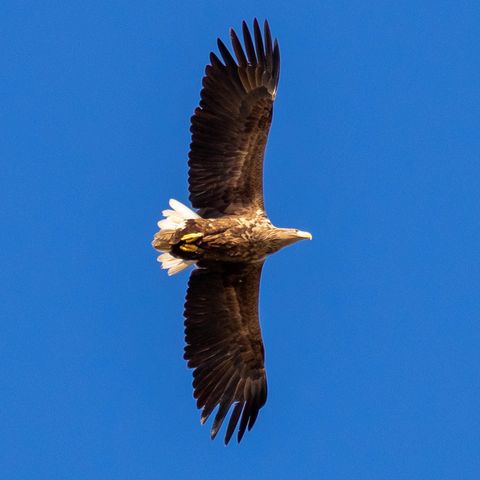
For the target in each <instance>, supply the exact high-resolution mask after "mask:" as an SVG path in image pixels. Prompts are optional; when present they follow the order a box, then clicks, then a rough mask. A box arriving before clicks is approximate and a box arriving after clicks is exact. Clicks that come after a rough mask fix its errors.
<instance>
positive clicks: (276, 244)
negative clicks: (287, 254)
mask: <svg viewBox="0 0 480 480" xmlns="http://www.w3.org/2000/svg"><path fill="white" fill-rule="evenodd" d="M269 233H270V235H269V242H270V244H271V245H272V253H273V252H276V251H277V250H280V249H281V248H283V247H286V246H288V245H291V244H292V243H295V242H298V241H299V240H311V239H312V234H311V233H309V232H303V231H302V230H298V229H296V228H273V229H272V230H271V231H270V232H269Z"/></svg>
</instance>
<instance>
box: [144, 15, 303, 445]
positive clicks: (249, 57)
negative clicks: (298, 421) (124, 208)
mask: <svg viewBox="0 0 480 480" xmlns="http://www.w3.org/2000/svg"><path fill="white" fill-rule="evenodd" d="M242 33H243V44H244V47H243V46H242V43H241V41H240V39H239V38H238V36H237V34H236V33H235V31H234V30H233V29H231V30H230V38H231V42H232V46H233V52H234V55H235V57H236V58H234V56H233V55H232V54H231V53H230V52H229V50H228V48H227V47H226V46H225V44H224V43H223V42H222V41H221V40H220V39H218V41H217V44H218V49H219V51H220V55H221V57H222V60H220V58H219V57H218V56H217V55H216V54H215V53H213V52H212V53H210V64H209V65H207V67H206V69H205V76H204V77H203V81H202V85H203V88H202V91H201V94H200V96H201V99H200V105H199V106H198V107H197V108H196V110H195V112H194V115H193V116H192V118H191V127H190V131H191V133H192V142H191V144H190V153H189V161H188V165H189V172H188V182H189V191H190V197H189V198H190V201H191V203H192V206H193V208H195V209H197V211H196V212H195V211H193V210H191V209H190V208H188V207H187V206H185V205H183V204H181V203H180V202H178V201H177V200H173V199H172V200H170V207H171V208H170V209H167V210H164V211H163V212H162V213H163V216H164V218H163V219H162V220H160V221H159V222H158V226H159V228H160V230H159V231H158V232H157V233H156V234H155V236H154V239H153V242H152V245H153V247H154V248H155V249H157V250H158V251H160V252H161V255H160V256H159V257H158V261H159V262H161V264H162V268H164V269H168V274H169V275H173V274H175V273H178V272H180V271H181V270H183V269H184V268H186V267H188V266H189V265H195V268H194V270H193V271H192V273H191V275H190V280H189V282H188V290H187V296H186V301H185V311H184V317H185V341H186V346H185V353H184V358H185V360H187V362H188V363H187V364H188V367H190V368H193V369H194V370H193V388H194V397H195V399H196V401H197V406H198V408H200V409H201V410H202V413H201V422H202V424H203V423H205V421H206V420H207V419H208V417H209V416H210V415H211V413H212V412H213V411H214V410H215V409H217V410H216V415H215V418H214V421H213V424H212V427H211V431H210V434H211V437H212V439H213V438H215V436H216V435H217V433H218V431H219V429H220V427H221V426H222V423H223V421H224V419H225V418H226V417H227V415H228V413H229V411H230V409H232V411H231V414H230V417H229V421H228V425H227V428H226V433H225V444H228V442H229V441H230V438H231V437H232V434H233V433H234V432H235V430H236V427H237V425H238V423H239V422H240V424H239V427H238V433H237V439H238V441H239V442H240V440H241V439H242V437H243V435H244V433H245V430H246V429H247V428H248V430H250V429H251V428H252V427H253V425H254V423H255V420H256V419H257V415H258V412H259V410H260V409H261V408H262V407H263V406H264V404H265V402H266V399H267V378H266V374H265V358H264V357H265V355H264V347H263V341H262V335H261V330H260V324H259V318H258V297H259V284H260V275H261V271H262V266H263V263H264V262H265V259H266V258H267V256H268V255H270V254H272V253H274V252H276V251H278V250H280V249H281V248H283V247H285V246H287V245H291V244H292V243H295V242H297V241H299V240H302V239H311V238H312V236H311V234H310V233H308V232H302V231H301V230H297V229H294V228H277V227H275V226H273V225H272V223H271V222H270V220H269V219H268V217H267V214H266V212H265V207H264V200H263V157H264V153H265V146H266V143H267V136H268V132H269V130H270V125H271V122H272V112H273V102H274V100H275V96H276V94H277V86H278V79H279V74H280V51H279V47H278V42H277V40H275V41H273V42H272V36H271V33H270V28H269V25H268V22H267V21H265V24H264V28H263V35H262V31H261V29H260V26H259V24H258V21H257V20H256V19H255V20H254V22H253V38H252V36H251V34H250V31H249V29H248V26H247V24H246V23H245V22H243V24H242Z"/></svg>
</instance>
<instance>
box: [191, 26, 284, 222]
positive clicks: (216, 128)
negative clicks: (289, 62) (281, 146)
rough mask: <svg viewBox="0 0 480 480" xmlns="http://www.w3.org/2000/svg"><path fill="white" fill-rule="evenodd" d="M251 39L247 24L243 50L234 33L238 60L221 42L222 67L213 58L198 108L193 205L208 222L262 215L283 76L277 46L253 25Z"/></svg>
mask: <svg viewBox="0 0 480 480" xmlns="http://www.w3.org/2000/svg"><path fill="white" fill-rule="evenodd" d="M253 33H254V35H253V39H252V37H251V35H250V32H249V30H248V27H247V24H246V23H245V22H243V40H244V44H245V51H244V49H243V48H242V45H241V43H240V40H239V39H238V37H237V35H236V33H235V31H234V30H230V36H231V40H232V45H233V50H234V52H235V56H236V57H237V58H236V60H235V59H234V58H233V56H232V55H231V54H230V52H229V51H228V49H227V47H226V46H225V45H224V43H223V42H222V41H221V40H220V39H218V48H219V51H220V54H221V56H222V58H223V62H224V63H222V62H221V61H220V60H219V58H218V57H217V56H216V55H215V54H214V53H211V54H210V61H211V64H210V65H207V67H206V69H205V77H204V78H203V89H202V91H201V94H200V95H201V100H200V106H199V107H197V109H196V110H195V113H194V115H193V116H192V119H191V120H192V124H191V127H190V131H191V132H192V143H191V145H190V153H189V167H190V168H189V189H190V201H191V202H192V205H193V206H194V207H195V208H199V209H200V212H199V213H200V214H201V215H202V216H204V217H218V216H221V215H223V214H239V213H241V212H244V211H246V210H254V209H255V210H256V209H262V210H263V209H264V204H263V178H262V177H263V155H264V152H265V145H266V142H267V136H268V131H269V129H270V124H271V123H272V109H273V101H274V99H275V95H276V91H277V85H278V78H279V74H280V52H279V48H278V43H277V40H275V42H274V43H273V45H272V37H271V34H270V28H269V26H268V23H267V22H266V21H265V26H264V35H263V38H262V34H261V31H260V27H259V25H258V22H257V20H256V19H255V21H254V28H253Z"/></svg>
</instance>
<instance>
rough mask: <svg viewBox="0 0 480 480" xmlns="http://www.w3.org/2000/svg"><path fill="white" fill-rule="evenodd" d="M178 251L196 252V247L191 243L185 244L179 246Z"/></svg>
mask: <svg viewBox="0 0 480 480" xmlns="http://www.w3.org/2000/svg"><path fill="white" fill-rule="evenodd" d="M180 250H183V251H184V252H196V251H197V250H198V247H197V246H196V245H192V244H191V243H186V244H185V245H180Z"/></svg>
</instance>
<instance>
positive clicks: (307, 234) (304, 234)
mask: <svg viewBox="0 0 480 480" xmlns="http://www.w3.org/2000/svg"><path fill="white" fill-rule="evenodd" d="M297 237H300V238H306V239H307V240H311V239H312V234H311V233H310V232H302V231H301V230H297Z"/></svg>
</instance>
